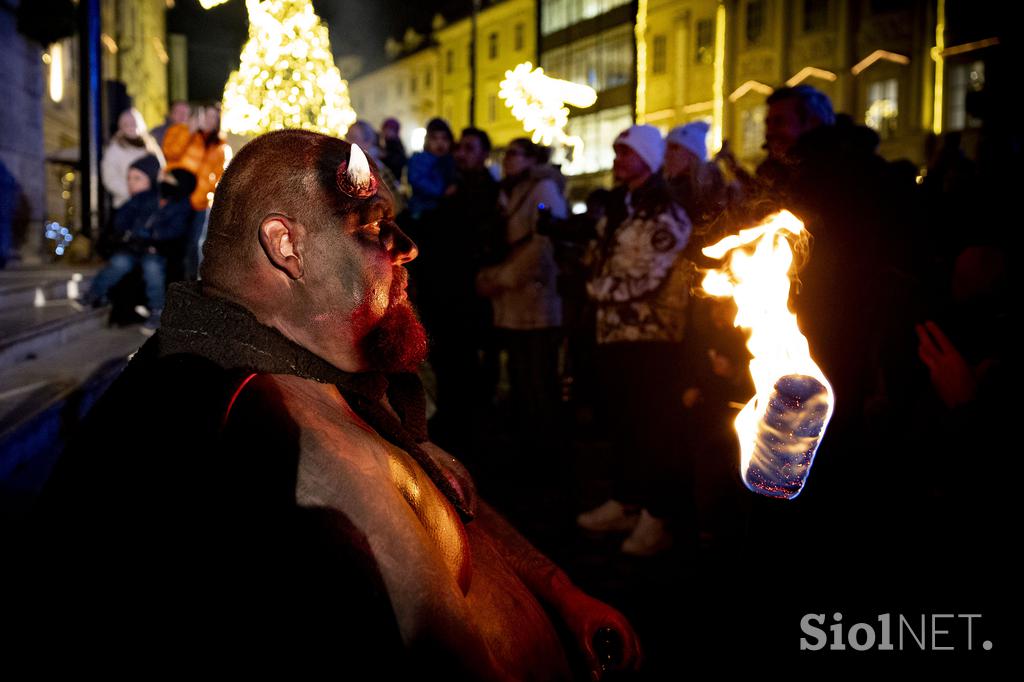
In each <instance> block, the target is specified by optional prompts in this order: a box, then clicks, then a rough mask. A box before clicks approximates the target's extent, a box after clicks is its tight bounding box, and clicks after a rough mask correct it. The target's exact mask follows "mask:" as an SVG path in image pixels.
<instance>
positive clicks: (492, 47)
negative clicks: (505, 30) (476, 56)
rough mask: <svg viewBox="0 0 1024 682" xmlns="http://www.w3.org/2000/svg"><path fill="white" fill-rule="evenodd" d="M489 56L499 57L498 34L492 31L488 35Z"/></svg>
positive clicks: (492, 57)
mask: <svg viewBox="0 0 1024 682" xmlns="http://www.w3.org/2000/svg"><path fill="white" fill-rule="evenodd" d="M487 57H488V58H489V59H497V58H498V34H497V33H492V34H491V35H489V36H487Z"/></svg>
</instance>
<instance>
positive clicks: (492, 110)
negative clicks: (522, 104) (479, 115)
mask: <svg viewBox="0 0 1024 682" xmlns="http://www.w3.org/2000/svg"><path fill="white" fill-rule="evenodd" d="M496 118H498V97H497V95H490V96H489V97H488V98H487V120H488V121H490V122H491V123H494V120H495V119H496Z"/></svg>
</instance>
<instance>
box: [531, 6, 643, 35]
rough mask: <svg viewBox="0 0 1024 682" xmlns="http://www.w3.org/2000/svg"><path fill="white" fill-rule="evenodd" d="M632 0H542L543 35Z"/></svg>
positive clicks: (541, 20) (541, 19)
mask: <svg viewBox="0 0 1024 682" xmlns="http://www.w3.org/2000/svg"><path fill="white" fill-rule="evenodd" d="M630 2H631V0H541V2H540V30H541V33H542V34H543V35H549V34H551V33H554V32H556V31H560V30H562V29H563V28H565V27H567V26H572V25H574V24H578V23H580V22H581V21H586V20H587V19H590V18H593V17H597V16H601V15H602V14H605V13H606V12H610V11H611V10H613V9H615V8H616V7H621V6H622V5H628V4H629V3H630Z"/></svg>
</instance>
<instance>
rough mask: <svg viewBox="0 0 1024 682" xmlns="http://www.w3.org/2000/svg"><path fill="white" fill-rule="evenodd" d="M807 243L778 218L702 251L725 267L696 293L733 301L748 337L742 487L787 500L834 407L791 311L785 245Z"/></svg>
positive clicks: (783, 216)
mask: <svg viewBox="0 0 1024 682" xmlns="http://www.w3.org/2000/svg"><path fill="white" fill-rule="evenodd" d="M807 238H808V233H807V230H806V229H805V228H804V225H803V223H802V222H800V220H799V219H797V217H796V216H794V215H793V214H792V213H790V212H789V211H782V212H780V213H777V214H775V215H772V216H770V217H769V218H768V219H766V220H765V222H763V223H761V224H760V225H757V226H755V227H751V228H749V229H746V230H742V231H740V233H739V234H737V235H732V236H729V237H726V238H725V239H722V240H721V241H719V242H718V243H717V244H714V245H712V246H709V247H707V248H705V249H704V250H703V252H704V255H706V256H708V257H709V258H714V259H716V260H721V259H723V258H726V257H728V260H727V261H726V263H725V265H724V267H723V268H721V269H718V270H710V271H709V272H707V273H706V275H705V277H704V280H703V282H702V284H701V286H702V287H703V289H704V291H706V292H707V293H708V294H710V295H712V296H716V297H731V298H732V299H733V300H734V301H735V302H736V307H737V313H736V319H735V321H734V324H735V325H736V326H737V327H743V328H745V329H749V330H750V338H749V339H748V340H747V348H748V350H749V351H750V353H751V355H752V356H753V357H752V359H751V361H750V374H751V377H752V378H753V381H754V386H755V390H756V392H755V394H754V397H753V398H752V399H751V400H750V402H748V403H747V404H746V405H745V406H744V407H743V409H742V410H741V411H740V413H739V414H738V415H737V417H736V420H735V422H734V426H735V429H736V434H737V436H738V437H739V443H740V473H741V474H742V476H743V482H744V483H745V484H746V486H747V487H748V488H750V489H751V490H752V491H754V492H757V493H761V494H763V495H767V496H770V497H781V498H787V499H792V498H794V497H796V496H797V495H799V494H800V491H801V490H802V488H803V485H804V483H805V482H806V479H807V474H808V472H809V470H810V467H811V463H812V461H813V459H814V455H815V453H816V452H817V448H818V445H819V444H820V442H821V439H822V437H823V436H824V434H825V429H826V427H827V426H828V421H829V419H830V418H831V416H832V411H833V408H834V405H835V396H834V395H833V392H832V387H831V386H830V385H829V383H828V380H827V379H826V378H825V375H824V373H823V372H822V371H821V369H820V368H819V367H818V365H817V364H815V362H814V360H813V359H811V353H810V348H809V346H808V343H807V339H806V338H804V336H803V334H801V333H800V329H799V328H798V326H797V319H796V315H795V314H794V313H793V312H792V311H790V310H789V289H790V279H789V275H790V269H791V267H792V265H793V246H792V244H791V241H793V242H795V243H797V244H802V243H805V242H806V240H807Z"/></svg>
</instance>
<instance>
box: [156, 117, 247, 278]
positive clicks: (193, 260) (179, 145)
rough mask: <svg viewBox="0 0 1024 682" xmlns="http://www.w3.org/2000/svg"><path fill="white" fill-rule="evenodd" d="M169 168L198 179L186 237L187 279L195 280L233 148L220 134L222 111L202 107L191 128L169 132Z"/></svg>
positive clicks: (176, 127)
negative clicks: (209, 219) (208, 222)
mask: <svg viewBox="0 0 1024 682" xmlns="http://www.w3.org/2000/svg"><path fill="white" fill-rule="evenodd" d="M164 155H165V156H166V157H167V168H168V169H173V168H183V169H185V170H187V171H189V172H190V173H192V174H193V175H195V177H196V187H195V189H194V190H193V191H192V196H191V203H192V210H193V211H195V218H194V220H193V223H192V226H191V228H190V229H189V232H188V234H187V237H186V245H185V262H184V268H185V275H186V277H188V278H189V279H195V278H196V277H197V276H198V273H199V262H200V260H201V256H200V249H201V247H202V242H203V236H204V233H205V229H206V219H207V216H208V215H209V211H210V201H211V200H212V198H213V192H214V190H215V189H216V188H217V183H218V182H220V178H221V176H222V175H223V174H224V166H225V165H227V163H228V161H229V160H230V158H231V148H230V147H229V146H228V145H227V143H226V142H225V141H224V136H223V134H222V133H221V130H220V109H219V108H218V107H216V106H209V107H199V108H198V109H197V110H196V113H195V115H194V116H193V117H192V119H191V120H190V121H189V122H188V124H179V125H174V126H171V127H170V128H168V130H167V134H166V135H165V136H164Z"/></svg>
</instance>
